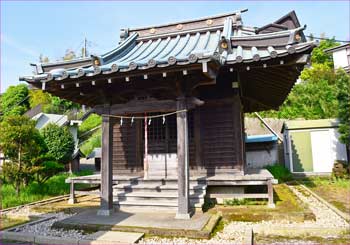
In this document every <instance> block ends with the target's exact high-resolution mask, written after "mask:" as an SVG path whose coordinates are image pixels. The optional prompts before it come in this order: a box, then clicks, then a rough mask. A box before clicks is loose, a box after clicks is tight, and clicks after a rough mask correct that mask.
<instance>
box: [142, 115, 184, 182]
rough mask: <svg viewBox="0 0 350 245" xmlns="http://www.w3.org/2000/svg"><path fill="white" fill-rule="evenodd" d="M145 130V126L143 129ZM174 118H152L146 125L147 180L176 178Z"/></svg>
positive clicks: (145, 159)
mask: <svg viewBox="0 0 350 245" xmlns="http://www.w3.org/2000/svg"><path fill="white" fill-rule="evenodd" d="M143 130H145V126H144V127H143ZM176 140H177V139H176V116H175V115H174V116H168V117H166V118H165V120H164V119H163V118H162V117H160V118H153V119H151V122H150V123H148V124H147V155H146V156H145V157H144V161H147V163H148V178H176V177H177V146H176Z"/></svg>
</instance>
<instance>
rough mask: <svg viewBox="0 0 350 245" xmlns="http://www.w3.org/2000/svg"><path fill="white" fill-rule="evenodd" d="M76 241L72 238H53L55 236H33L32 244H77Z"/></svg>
mask: <svg viewBox="0 0 350 245" xmlns="http://www.w3.org/2000/svg"><path fill="white" fill-rule="evenodd" d="M78 241H79V240H78V239H74V238H64V237H55V236H35V237H34V242H35V243H39V244H62V245H63V244H67V245H68V244H69V245H70V244H74V245H77V244H78Z"/></svg>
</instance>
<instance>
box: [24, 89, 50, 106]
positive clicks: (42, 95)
mask: <svg viewBox="0 0 350 245" xmlns="http://www.w3.org/2000/svg"><path fill="white" fill-rule="evenodd" d="M51 102H52V100H51V95H50V94H49V93H46V92H44V91H42V90H39V89H31V90H30V91H29V105H30V108H33V107H35V106H37V105H40V104H41V105H43V106H46V105H50V104H51Z"/></svg>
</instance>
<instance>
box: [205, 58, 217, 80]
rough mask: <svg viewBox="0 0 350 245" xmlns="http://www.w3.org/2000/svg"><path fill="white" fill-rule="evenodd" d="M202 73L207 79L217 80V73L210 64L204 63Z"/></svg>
mask: <svg viewBox="0 0 350 245" xmlns="http://www.w3.org/2000/svg"><path fill="white" fill-rule="evenodd" d="M202 72H203V74H204V75H205V76H206V77H208V78H210V79H212V80H216V76H217V71H215V70H214V69H213V68H212V67H210V66H209V65H208V62H203V63H202Z"/></svg>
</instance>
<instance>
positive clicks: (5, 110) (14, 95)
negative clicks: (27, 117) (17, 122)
mask: <svg viewBox="0 0 350 245" xmlns="http://www.w3.org/2000/svg"><path fill="white" fill-rule="evenodd" d="M27 98H28V87H27V86H26V85H25V84H19V85H17V86H10V87H9V88H8V89H7V90H6V92H5V93H4V94H3V95H2V96H1V101H0V105H1V106H0V107H1V110H2V114H3V115H4V116H10V115H12V116H13V115H22V114H23V113H24V112H26V111H27V110H28V108H29V103H28V100H27Z"/></svg>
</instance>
